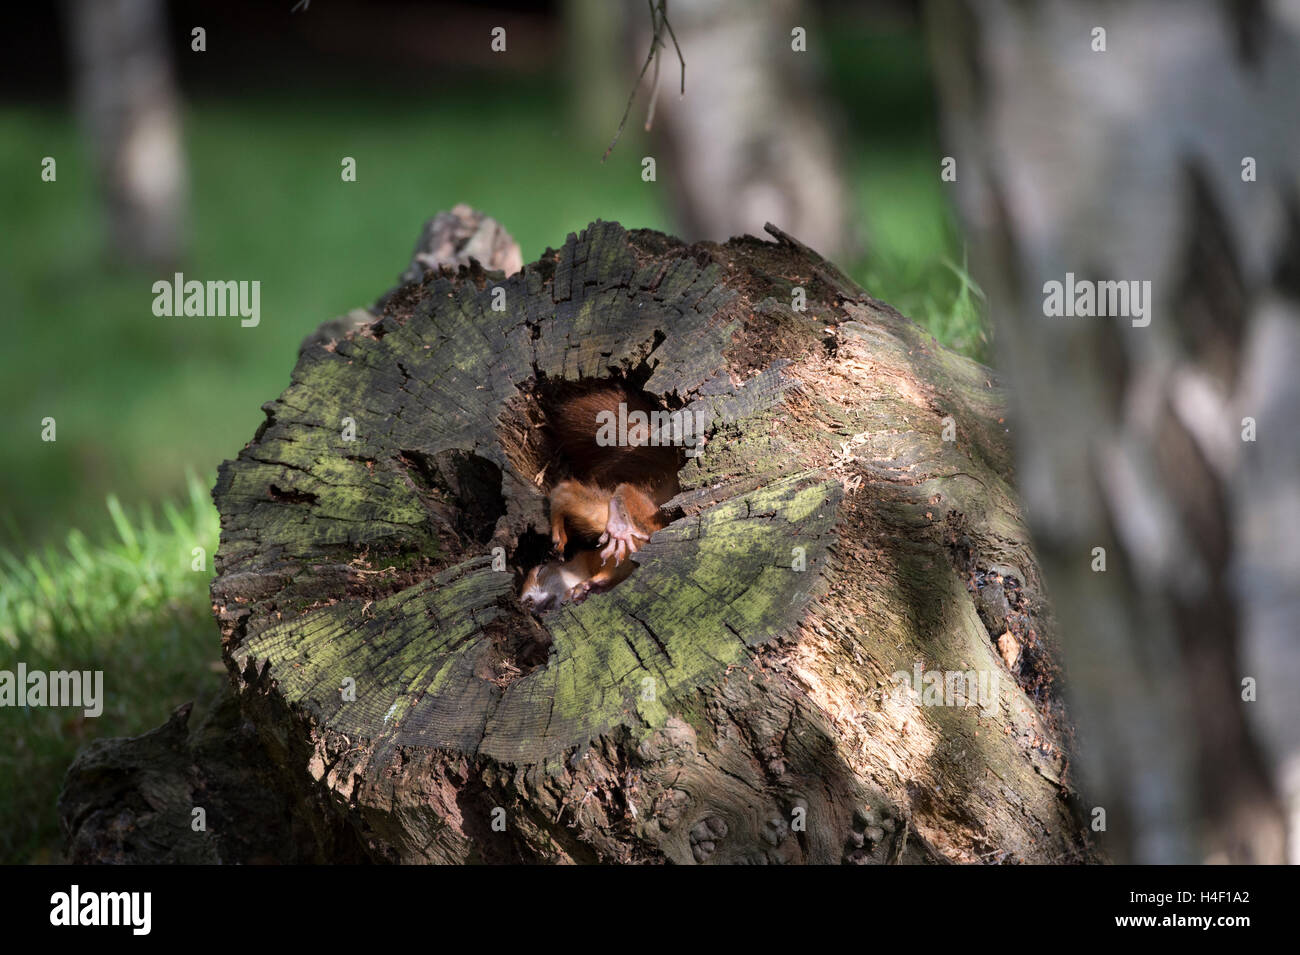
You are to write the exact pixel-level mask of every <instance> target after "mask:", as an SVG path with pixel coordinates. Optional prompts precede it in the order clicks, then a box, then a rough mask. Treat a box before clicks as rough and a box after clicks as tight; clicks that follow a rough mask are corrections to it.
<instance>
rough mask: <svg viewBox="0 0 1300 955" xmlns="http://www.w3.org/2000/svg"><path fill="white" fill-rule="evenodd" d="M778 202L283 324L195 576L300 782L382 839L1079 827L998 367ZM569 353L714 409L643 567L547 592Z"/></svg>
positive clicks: (584, 842) (796, 845)
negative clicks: (534, 593) (816, 246)
mask: <svg viewBox="0 0 1300 955" xmlns="http://www.w3.org/2000/svg"><path fill="white" fill-rule="evenodd" d="M770 231H771V232H772V233H773V234H774V235H775V236H776V238H777V240H778V241H777V242H775V243H765V242H761V241H759V240H756V239H752V238H745V239H737V240H732V241H731V242H728V243H726V244H724V245H714V244H708V243H705V244H699V245H694V246H687V245H684V244H683V243H681V242H679V241H677V240H675V239H672V238H670V237H667V236H663V235H660V234H658V233H653V232H647V231H635V232H627V231H625V230H623V229H622V228H621V227H620V226H618V225H617V224H614V223H603V222H597V223H594V224H592V225H591V226H590V227H589V228H588V229H586V230H585V231H584V232H582V233H581V234H580V235H570V236H569V238H568V240H567V242H566V243H565V244H564V246H563V248H561V249H560V250H559V251H551V250H548V251H547V252H546V253H545V254H544V255H543V256H542V258H541V259H540V260H539V261H537V262H534V263H532V264H529V265H527V266H525V267H524V268H523V270H522V271H521V272H519V273H518V274H516V275H514V276H510V277H506V276H504V275H503V274H501V273H499V272H486V271H484V270H483V269H482V268H481V267H479V266H478V265H477V264H473V265H471V266H470V267H468V268H464V269H462V270H460V271H459V272H458V273H457V274H455V275H454V276H453V275H449V274H447V273H446V272H443V271H434V272H426V273H425V274H424V275H423V276H422V277H421V278H420V279H419V280H418V281H416V282H412V283H409V284H406V285H403V286H401V287H399V288H397V289H395V290H394V291H392V292H391V293H389V294H388V295H387V296H385V297H384V298H383V299H382V300H381V301H380V303H379V304H377V305H376V307H375V310H374V311H375V314H376V315H378V316H379V317H378V318H377V319H376V320H375V321H374V322H373V323H372V324H369V325H365V326H363V327H361V328H360V329H357V330H355V331H352V332H349V333H346V334H344V335H343V336H342V337H340V338H330V339H328V340H326V341H317V342H309V343H307V344H306V345H305V346H304V350H303V353H302V355H301V357H300V360H299V362H298V365H297V367H296V368H295V370H294V373H293V378H292V383H291V384H290V386H289V388H288V389H287V390H286V391H285V392H284V394H283V395H281V396H280V398H279V399H277V400H275V401H273V402H270V403H268V404H267V405H265V406H264V410H265V411H266V414H267V420H266V422H265V423H264V424H263V425H262V427H261V428H260V429H259V430H258V433H257V434H256V435H255V436H254V438H253V439H252V441H250V443H249V444H248V446H247V447H245V448H244V450H243V451H242V452H240V454H239V456H238V458H237V459H236V460H234V461H229V462H227V463H226V464H225V465H223V467H222V468H221V471H220V476H219V479H218V482H217V486H216V488H215V491H214V497H215V499H216V502H217V505H218V508H219V510H220V514H221V522H222V536H221V546H220V551H219V554H218V556H217V571H218V576H217V578H216V579H215V580H214V582H213V585H212V596H213V604H214V611H215V613H216V616H217V619H218V621H219V623H220V626H221V631H222V638H223V646H224V657H225V660H226V662H227V665H228V668H229V672H230V675H231V679H232V684H233V686H234V689H235V691H236V694H237V696H238V699H239V703H240V708H241V711H242V713H243V714H244V716H245V718H246V719H247V720H248V721H249V722H250V723H251V725H252V726H253V727H255V728H256V730H257V733H258V736H259V738H260V740H261V742H262V745H263V746H265V748H266V751H267V752H268V753H269V755H270V762H271V763H272V764H273V765H275V766H277V767H278V768H279V773H280V776H279V779H278V781H277V784H276V785H277V787H278V788H279V790H280V791H281V792H282V793H283V794H284V796H285V798H286V799H287V800H288V801H289V802H290V804H291V806H292V812H293V815H294V816H295V818H299V817H319V816H320V815H321V814H324V816H325V818H324V819H320V818H317V820H316V824H315V825H316V827H315V830H314V831H333V829H332V827H333V826H336V825H345V826H346V827H347V828H349V829H350V830H351V831H352V832H353V833H355V834H356V836H357V840H358V841H359V842H361V843H363V844H364V845H365V847H366V852H367V853H368V855H369V856H370V857H371V858H373V859H376V860H385V861H397V862H417V861H419V862H424V861H428V862H465V861H548V862H595V861H602V862H603V861H618V862H679V863H692V862H705V861H707V862H740V861H772V862H792V861H793V862H838V861H847V862H852V863H871V862H900V861H901V862H934V861H945V860H948V861H1026V862H1043V861H1070V860H1083V859H1088V858H1091V857H1092V854H1091V850H1090V849H1089V848H1088V845H1087V842H1086V832H1085V829H1084V827H1083V826H1082V824H1081V823H1080V821H1079V820H1078V819H1077V818H1076V817H1075V815H1074V812H1073V806H1072V802H1073V797H1072V792H1073V790H1072V786H1071V782H1070V774H1069V760H1068V752H1069V747H1070V731H1069V724H1068V720H1067V719H1066V717H1065V714H1064V713H1063V711H1062V709H1061V706H1060V703H1059V692H1058V688H1057V683H1056V680H1055V671H1054V664H1053V649H1052V644H1053V625H1052V621H1051V617H1050V615H1049V614H1048V613H1047V611H1046V608H1045V607H1044V605H1043V602H1042V594H1041V579H1040V573H1039V570H1038V566H1037V562H1036V559H1035V557H1034V555H1033V553H1032V552H1031V549H1030V547H1029V546H1028V544H1027V542H1026V533H1025V530H1024V527H1023V525H1022V523H1021V520H1020V516H1019V513H1018V509H1017V504H1016V499H1015V494H1014V492H1013V491H1012V488H1011V485H1010V483H1009V478H1010V472H1011V458H1010V451H1009V448H1008V446H1007V436H1006V432H1005V428H1004V425H1003V424H1002V420H1001V419H1002V416H1003V411H1002V408H1003V395H1002V392H1001V390H1000V388H999V386H998V383H997V380H996V378H995V377H994V376H993V374H992V373H991V372H989V371H988V370H987V369H985V368H982V367H980V366H979V365H977V364H975V363H973V362H970V361H968V360H966V359H964V358H961V357H958V356H956V355H954V354H952V353H950V352H948V351H946V350H945V349H943V348H942V347H940V346H938V345H937V344H936V343H935V342H934V341H933V340H932V339H930V338H928V337H926V336H925V335H924V334H923V333H922V332H921V331H920V330H919V329H918V328H917V327H916V326H914V325H913V324H912V323H910V322H908V321H907V320H906V319H904V318H902V317H901V316H900V315H898V313H897V312H895V311H894V310H893V309H891V308H889V307H888V306H887V305H884V304H883V303H880V302H877V301H875V300H873V299H871V298H870V297H869V296H867V295H866V294H865V293H863V292H862V291H861V290H860V289H858V288H856V287H855V286H853V285H852V283H850V282H848V280H846V279H845V278H844V277H843V276H842V275H840V274H839V273H838V271H837V270H836V269H835V268H834V267H833V266H831V265H830V264H829V263H827V262H825V261H824V260H822V259H821V258H820V257H819V256H817V255H816V254H815V253H812V252H811V251H810V250H808V249H807V248H805V247H804V246H802V245H800V244H799V243H797V242H796V241H794V240H793V239H791V238H789V237H788V236H786V235H785V234H784V233H782V232H780V231H779V230H776V229H770ZM805 295H806V310H797V309H796V308H793V307H792V304H798V303H799V302H800V299H801V298H802V297H803V296H805ZM494 304H495V305H497V306H499V307H500V308H501V310H499V311H498V310H495V309H494V307H493V306H494ZM577 379H613V380H618V381H622V382H624V383H626V384H627V385H628V386H630V387H636V388H640V389H643V390H644V391H645V392H646V393H647V394H649V395H650V396H652V397H654V398H656V399H659V400H660V401H662V403H663V404H664V406H665V407H667V408H670V409H682V408H689V409H691V410H692V411H699V412H700V413H701V414H702V415H703V418H704V420H706V421H707V422H708V423H709V431H708V434H709V439H708V442H707V444H706V445H705V446H704V449H703V453H702V454H701V455H700V456H699V457H696V458H692V459H690V460H689V461H688V463H687V464H686V466H685V467H683V469H682V471H681V484H682V487H683V491H682V493H681V494H680V495H679V496H678V497H677V498H676V499H674V501H672V502H670V503H669V509H670V513H672V514H673V515H674V516H675V519H674V520H673V522H672V523H671V524H670V525H669V526H668V527H666V528H665V529H664V530H662V531H660V532H659V533H657V534H655V535H654V537H653V538H652V539H651V541H650V542H649V543H648V544H647V545H646V546H645V547H644V548H643V549H642V550H641V551H640V552H638V554H637V557H636V559H637V563H638V564H639V569H638V570H637V571H636V572H635V573H634V574H633V575H632V576H631V577H630V578H629V579H628V580H627V581H625V582H623V583H622V584H620V585H619V586H617V587H616V588H615V589H613V590H612V591H610V592H609V593H607V594H602V595H595V596H592V597H590V598H589V599H588V600H587V601H585V602H584V603H582V604H579V605H566V606H565V607H563V608H562V609H560V610H559V611H557V612H555V613H553V614H550V615H547V616H544V617H542V618H534V617H531V616H529V615H528V614H527V613H525V612H524V611H523V609H522V608H521V606H520V605H519V602H518V600H517V598H516V596H515V594H516V592H517V587H518V582H519V580H520V579H521V576H522V573H523V571H524V569H525V568H526V567H527V566H529V565H531V564H536V563H538V562H540V561H541V560H542V559H543V558H544V556H545V553H546V550H547V548H548V547H549V540H548V538H547V536H546V535H547V523H546V511H545V496H544V492H545V487H546V486H547V483H548V481H549V480H550V479H551V478H548V473H553V468H552V464H553V462H551V461H550V460H549V459H548V458H547V447H546V442H545V433H546V432H545V429H544V427H542V425H544V422H545V420H546V415H547V414H548V413H550V409H552V408H553V406H552V405H550V404H549V403H548V402H549V396H550V395H552V394H553V393H554V392H553V389H555V388H556V387H558V386H559V384H560V383H563V382H566V381H573V380H577ZM927 671H934V672H935V673H937V674H939V681H940V684H941V685H940V688H939V689H940V690H942V681H943V676H944V674H953V673H958V672H960V673H963V674H965V673H967V672H969V673H970V674H971V676H972V677H978V678H979V679H982V680H985V681H986V682H985V683H984V684H980V685H981V686H987V685H989V684H991V683H993V682H994V681H996V686H994V687H993V692H991V693H990V694H989V695H988V696H987V697H986V698H985V699H984V701H983V702H985V703H986V704H987V706H979V705H975V702H976V700H975V699H974V698H975V696H976V689H977V687H976V685H974V684H972V685H969V686H966V687H962V686H960V685H959V686H957V687H956V692H955V693H954V692H953V689H954V688H953V686H952V680H951V677H949V692H948V694H947V698H946V699H945V698H944V694H943V693H942V692H937V693H936V691H935V687H934V686H933V685H930V686H926V685H924V684H923V685H922V686H921V687H919V689H920V692H909V691H908V690H907V689H906V688H904V687H902V686H901V685H900V678H898V677H896V676H895V675H896V674H905V675H909V676H910V675H911V674H913V673H914V672H927ZM945 704H946V705H945Z"/></svg>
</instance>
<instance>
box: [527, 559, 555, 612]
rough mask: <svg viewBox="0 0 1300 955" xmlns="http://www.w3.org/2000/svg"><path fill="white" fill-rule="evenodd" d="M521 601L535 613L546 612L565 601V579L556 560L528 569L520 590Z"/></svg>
mask: <svg viewBox="0 0 1300 955" xmlns="http://www.w3.org/2000/svg"><path fill="white" fill-rule="evenodd" d="M519 602H520V603H521V604H523V605H524V608H525V609H527V610H531V611H532V612H533V613H545V612H546V611H547V610H552V609H554V608H556V607H558V606H559V605H560V604H561V603H563V602H564V581H563V580H562V579H561V577H560V565H559V564H558V563H556V562H555V561H551V562H550V563H547V564H539V565H538V566H536V567H534V568H532V569H531V570H530V571H528V573H527V575H525V577H524V586H523V588H522V589H521V590H520V591H519Z"/></svg>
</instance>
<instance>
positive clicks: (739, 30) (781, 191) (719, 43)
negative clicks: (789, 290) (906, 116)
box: [610, 0, 854, 259]
mask: <svg viewBox="0 0 1300 955" xmlns="http://www.w3.org/2000/svg"><path fill="white" fill-rule="evenodd" d="M627 16H630V17H639V19H637V20H635V21H633V22H634V24H635V25H636V27H637V38H638V39H637V42H636V44H635V45H634V48H633V49H634V54H633V59H634V62H635V64H636V65H635V68H636V69H640V67H641V64H642V63H643V62H644V58H645V54H646V51H647V50H648V49H649V45H650V17H649V15H648V13H647V11H646V9H645V8H644V7H637V6H635V5H628V6H627ZM813 20H814V17H813V15H812V12H811V11H810V10H809V9H808V7H807V5H806V4H804V3H802V2H799V0H761V2H755V0H672V2H671V3H669V5H668V22H669V24H670V25H671V26H672V28H673V31H674V33H675V34H676V37H677V40H678V43H679V44H680V46H681V49H682V53H683V55H684V57H685V60H686V95H685V96H679V90H680V76H681V72H680V70H681V67H680V64H679V63H678V61H677V55H676V52H675V50H674V49H673V46H672V40H671V38H669V37H667V36H666V35H665V41H666V43H667V46H666V48H665V49H664V50H663V52H662V54H661V63H660V75H659V86H660V90H659V98H658V101H657V103H656V107H655V113H654V130H655V131H656V133H657V134H658V135H659V142H660V143H662V145H663V146H664V148H665V150H666V153H667V154H666V155H664V156H661V157H660V158H659V164H658V165H659V169H658V174H659V181H660V182H663V183H665V184H667V185H668V186H669V188H670V189H671V197H672V200H673V204H674V209H675V212H676V217H677V220H678V222H679V224H680V231H682V232H683V233H685V237H686V238H687V239H712V240H723V239H726V238H728V237H729V236H733V235H741V234H746V233H747V234H751V235H760V234H762V231H763V225H764V223H766V222H779V223H781V225H782V227H783V228H785V229H786V230H787V231H788V232H790V233H791V234H792V235H795V236H797V237H798V238H799V239H801V240H802V241H804V242H805V243H807V244H808V245H810V246H813V247H814V248H816V249H818V250H819V251H820V252H821V253H822V254H823V255H826V256H827V257H828V258H831V259H839V258H843V257H844V256H845V255H846V254H847V253H849V252H851V251H852V246H853V239H854V237H853V235H852V234H851V232H850V221H851V216H850V214H849V212H848V204H849V201H850V197H849V190H848V189H847V187H846V185H845V182H844V175H843V170H842V169H841V168H840V164H839V162H838V160H837V155H836V148H835V137H834V136H833V135H832V128H831V117H830V111H829V107H828V105H827V104H826V103H825V102H824V100H823V98H822V96H821V94H820V92H819V91H818V89H817V82H816V79H817V77H816V72H817V70H816V63H817V60H818V53H819V51H821V50H824V48H825V40H826V37H825V33H819V32H818V31H817V29H816V28H815V27H814V24H813ZM795 27H802V28H803V29H804V30H806V31H807V50H806V52H796V51H795V50H793V49H792V48H791V39H792V38H791V31H792V30H793V29H794V28H795ZM650 73H651V74H652V73H653V67H652V68H651V71H650ZM651 78H652V77H651V76H650V74H647V80H646V81H645V82H646V84H647V85H648V84H649V83H650V81H651ZM649 96H650V92H649V90H648V88H643V89H642V90H641V91H640V92H639V93H638V97H637V104H636V105H635V106H634V107H633V110H632V114H631V116H629V118H628V124H629V126H630V125H631V124H632V123H634V122H639V123H644V122H645V116H646V106H647V104H648V102H649ZM613 128H614V127H613V124H611V126H610V131H611V134H612V131H613Z"/></svg>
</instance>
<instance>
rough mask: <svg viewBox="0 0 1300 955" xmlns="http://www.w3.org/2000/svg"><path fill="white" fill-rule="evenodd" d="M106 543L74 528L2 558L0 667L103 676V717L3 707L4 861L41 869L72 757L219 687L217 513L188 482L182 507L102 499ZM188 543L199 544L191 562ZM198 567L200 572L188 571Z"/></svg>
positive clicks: (0, 821) (52, 855) (54, 841)
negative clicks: (213, 608) (211, 595)
mask: <svg viewBox="0 0 1300 955" xmlns="http://www.w3.org/2000/svg"><path fill="white" fill-rule="evenodd" d="M108 512H109V516H110V523H111V524H112V526H113V536H112V537H108V536H105V537H104V538H103V539H98V540H90V539H88V538H87V537H86V535H84V534H83V533H81V532H80V531H76V530H74V531H71V532H69V533H68V535H67V537H66V539H65V540H64V542H63V543H62V545H61V546H57V547H56V546H54V545H47V546H45V547H43V548H41V549H40V550H39V551H35V552H31V553H28V554H25V555H22V556H20V555H17V554H15V553H13V552H12V551H9V550H0V669H3V670H8V671H10V672H13V671H15V670H16V668H17V665H18V663H19V662H22V663H24V664H26V666H27V670H28V672H29V673H30V672H32V671H35V670H91V671H95V670H101V671H103V674H104V701H103V706H104V709H103V712H102V713H101V714H100V715H99V716H98V717H95V718H93V719H88V718H86V717H85V716H84V715H83V712H82V710H80V709H70V708H55V707H44V708H28V707H23V708H16V707H0V738H3V739H6V740H10V741H12V745H10V746H3V747H0V862H28V861H49V860H53V859H56V858H57V857H58V855H57V854H58V847H59V846H60V844H61V836H60V834H59V831H58V820H57V818H56V814H55V811H54V805H55V800H56V799H57V798H58V792H59V787H60V785H61V783H62V779H63V774H64V772H65V771H66V769H67V767H68V764H69V763H70V762H71V761H72V758H73V756H74V755H75V754H76V751H77V750H78V749H79V748H80V747H81V746H82V745H84V744H85V743H86V742H88V741H89V740H90V739H93V738H95V737H98V736H133V735H136V734H138V733H141V732H144V731H145V730H148V729H152V728H153V727H154V726H156V725H157V724H159V723H160V722H162V720H163V718H165V716H166V714H167V712H168V711H170V710H171V709H172V708H173V707H175V706H178V705H179V704H181V703H184V702H185V701H187V700H192V699H194V698H195V697H196V696H199V695H201V694H202V693H203V692H205V691H206V690H207V689H210V688H212V687H215V686H218V685H219V682H220V681H221V680H222V679H223V677H221V676H219V675H218V674H217V673H216V672H215V669H214V667H212V666H209V664H214V663H218V662H219V659H220V653H219V646H220V643H219V639H218V636H217V629H216V623H215V622H214V621H213V619H212V615H211V614H210V613H209V611H208V603H209V601H208V583H209V581H210V580H211V579H212V554H213V552H214V551H215V549H216V544H217V514H216V510H215V508H214V507H213V506H212V503H211V501H210V500H209V499H208V492H207V487H206V485H205V484H204V483H202V482H200V481H199V480H198V479H197V478H195V477H194V476H193V475H190V476H189V478H188V496H187V498H186V499H185V503H184V504H183V505H181V506H177V505H174V504H172V503H170V502H169V503H167V504H164V505H163V507H162V509H161V514H154V513H153V512H151V511H149V510H143V511H141V512H139V513H137V514H135V515H128V514H127V512H126V511H125V510H124V509H123V508H122V506H121V505H120V504H119V503H118V502H117V499H116V498H113V497H110V498H109V499H108ZM194 548H202V549H203V553H202V554H201V555H196V554H195V553H194ZM196 566H198V567H199V569H195V567H196Z"/></svg>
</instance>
